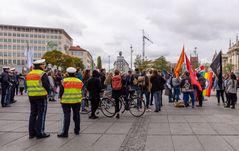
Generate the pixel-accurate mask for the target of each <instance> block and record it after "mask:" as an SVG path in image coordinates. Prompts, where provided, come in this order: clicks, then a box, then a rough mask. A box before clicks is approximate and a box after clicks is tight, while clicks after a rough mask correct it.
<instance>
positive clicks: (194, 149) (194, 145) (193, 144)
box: [172, 136, 204, 151]
mask: <svg viewBox="0 0 239 151" xmlns="http://www.w3.org/2000/svg"><path fill="white" fill-rule="evenodd" d="M172 138H173V144H174V148H175V151H203V150H204V149H203V147H202V145H201V144H200V142H199V141H198V139H197V138H196V137H195V136H172Z"/></svg>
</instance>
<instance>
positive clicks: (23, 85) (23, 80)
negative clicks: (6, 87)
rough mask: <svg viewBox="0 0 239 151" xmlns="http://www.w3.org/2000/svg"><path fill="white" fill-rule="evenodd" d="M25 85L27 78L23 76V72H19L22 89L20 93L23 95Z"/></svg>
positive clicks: (20, 87)
mask: <svg viewBox="0 0 239 151" xmlns="http://www.w3.org/2000/svg"><path fill="white" fill-rule="evenodd" d="M24 87H25V78H24V76H22V74H19V89H20V94H21V95H23V91H24Z"/></svg>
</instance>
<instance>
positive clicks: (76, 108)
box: [61, 103, 81, 134]
mask: <svg viewBox="0 0 239 151" xmlns="http://www.w3.org/2000/svg"><path fill="white" fill-rule="evenodd" d="M61 105H62V110H63V112H64V126H63V130H62V132H63V133H64V134H68V131H69V127H70V122H71V108H72V111H73V120H74V122H75V129H74V132H75V133H79V131H80V107H81V104H80V103H76V104H61Z"/></svg>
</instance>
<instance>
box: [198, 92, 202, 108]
mask: <svg viewBox="0 0 239 151" xmlns="http://www.w3.org/2000/svg"><path fill="white" fill-rule="evenodd" d="M197 97H198V102H199V106H202V101H203V97H202V91H200V90H197Z"/></svg>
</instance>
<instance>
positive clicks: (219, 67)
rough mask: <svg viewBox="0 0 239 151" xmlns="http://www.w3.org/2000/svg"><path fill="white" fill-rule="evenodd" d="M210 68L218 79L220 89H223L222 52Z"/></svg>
mask: <svg viewBox="0 0 239 151" xmlns="http://www.w3.org/2000/svg"><path fill="white" fill-rule="evenodd" d="M210 67H211V69H212V71H213V72H214V73H215V74H216V76H217V78H218V85H219V87H220V88H222V51H220V52H219V54H218V55H217V56H216V58H215V59H214V60H213V62H212V64H211V65H210Z"/></svg>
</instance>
